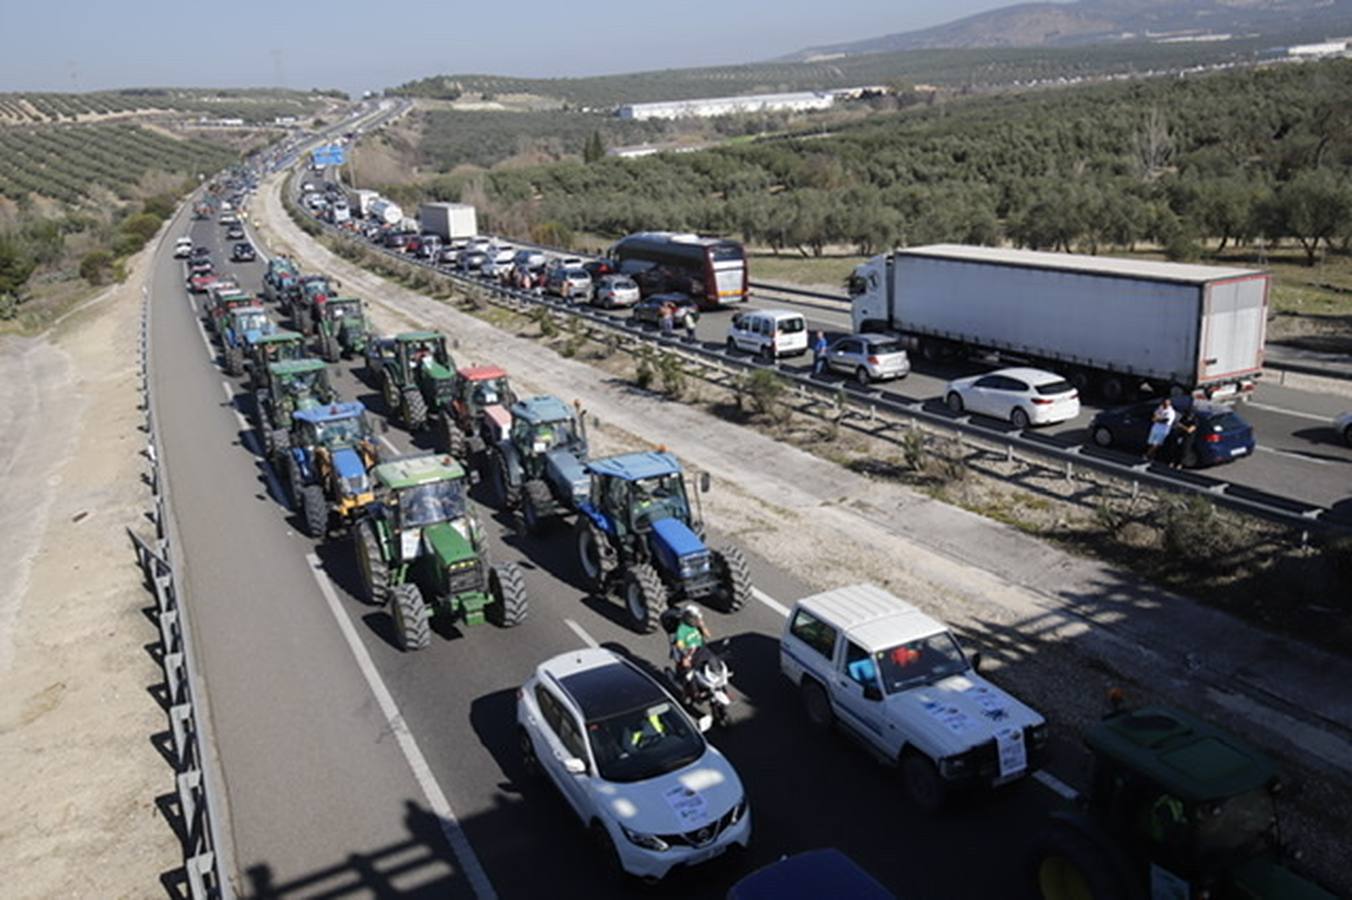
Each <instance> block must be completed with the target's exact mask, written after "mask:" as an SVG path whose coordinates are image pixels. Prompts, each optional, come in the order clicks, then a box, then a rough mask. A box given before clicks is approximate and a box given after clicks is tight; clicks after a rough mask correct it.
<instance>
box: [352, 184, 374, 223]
mask: <svg viewBox="0 0 1352 900" xmlns="http://www.w3.org/2000/svg"><path fill="white" fill-rule="evenodd" d="M379 199H380V192H379V191H368V190H358V189H356V188H350V189H349V190H348V192H347V203H348V206H350V207H351V208H352V214H353V215H354V216H357V217H358V218H361V219H364V218H366V217H367V216H368V215H369V214H370V212H371V204H372V203H375V202H376V201H377V200H379Z"/></svg>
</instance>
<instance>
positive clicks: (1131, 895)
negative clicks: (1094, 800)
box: [1025, 810, 1149, 900]
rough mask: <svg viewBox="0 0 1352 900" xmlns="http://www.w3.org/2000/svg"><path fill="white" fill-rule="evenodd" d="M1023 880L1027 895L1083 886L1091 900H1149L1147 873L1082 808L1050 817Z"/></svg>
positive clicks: (1058, 893) (1050, 898) (1047, 897)
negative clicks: (1133, 863) (1132, 861)
mask: <svg viewBox="0 0 1352 900" xmlns="http://www.w3.org/2000/svg"><path fill="white" fill-rule="evenodd" d="M1025 878H1026V882H1027V884H1028V885H1029V888H1030V896H1032V897H1036V898H1044V900H1054V898H1059V897H1065V896H1075V891H1077V890H1080V886H1081V885H1083V886H1084V887H1086V888H1088V891H1089V896H1091V897H1093V898H1095V900H1149V898H1148V896H1147V894H1146V884H1147V883H1148V881H1149V874H1148V871H1147V872H1141V871H1137V869H1136V867H1134V866H1133V865H1132V863H1131V861H1130V860H1129V859H1128V857H1127V855H1126V853H1125V852H1124V851H1123V850H1122V848H1121V847H1120V845H1119V844H1118V843H1117V841H1116V840H1115V839H1114V838H1113V837H1112V836H1111V835H1110V834H1109V833H1108V832H1107V831H1106V830H1104V828H1103V827H1102V826H1101V825H1100V824H1099V823H1098V822H1097V821H1096V820H1095V819H1094V818H1093V817H1092V816H1090V815H1089V814H1088V813H1087V812H1084V811H1082V810H1057V811H1055V812H1053V813H1051V815H1050V816H1048V821H1047V823H1046V825H1044V826H1043V829H1042V831H1041V832H1039V833H1038V835H1037V837H1036V838H1035V839H1034V841H1033V843H1032V846H1031V847H1030V848H1029V851H1028V857H1027V859H1026V861H1025ZM1068 892H1069V893H1068Z"/></svg>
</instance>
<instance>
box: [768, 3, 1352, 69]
mask: <svg viewBox="0 0 1352 900" xmlns="http://www.w3.org/2000/svg"><path fill="white" fill-rule="evenodd" d="M1320 29H1326V30H1324V31H1322V32H1321V31H1320ZM1295 30H1300V31H1303V32H1308V33H1310V34H1312V35H1315V36H1320V35H1321V34H1322V35H1328V36H1332V35H1334V34H1344V33H1347V32H1348V31H1352V0H1078V2H1075V3H1019V4H1015V5H1013V6H1006V7H1001V8H1000V9H994V10H990V11H989V12H984V13H978V14H976V15H973V16H968V17H966V18H963V19H958V20H956V21H954V22H949V23H947V24H945V25H938V26H936V27H934V28H925V29H921V30H919V31H907V32H901V33H897V34H888V35H883V36H882V37H875V38H867V39H865V40H860V41H851V42H848V43H843V44H828V45H823V46H819V47H809V48H807V49H805V50H800V51H798V52H797V53H793V54H790V55H789V56H786V57H784V59H785V60H796V61H815V60H827V59H832V58H839V57H840V56H855V55H859V54H865V53H884V52H895V51H901V50H926V49H939V48H977V47H1065V46H1075V45H1083V44H1100V43H1108V42H1117V41H1141V40H1158V39H1161V38H1166V37H1185V36H1190V35H1191V36H1202V35H1235V36H1239V35H1274V36H1276V35H1285V34H1288V33H1290V32H1292V31H1295Z"/></svg>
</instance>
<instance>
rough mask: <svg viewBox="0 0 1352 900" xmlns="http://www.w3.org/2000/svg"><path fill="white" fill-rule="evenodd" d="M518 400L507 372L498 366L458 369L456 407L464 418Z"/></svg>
mask: <svg viewBox="0 0 1352 900" xmlns="http://www.w3.org/2000/svg"><path fill="white" fill-rule="evenodd" d="M515 402H516V395H515V394H514V393H512V386H511V384H510V382H509V381H508V379H507V373H506V372H505V371H504V370H502V369H499V368H498V367H497V366H470V367H465V368H461V369H458V370H456V373H455V408H456V414H457V415H458V416H459V417H461V418H464V419H476V418H478V417H479V415H480V413H482V412H483V411H484V410H485V409H488V408H489V407H490V406H500V407H508V406H511V405H512V404H513V403H515Z"/></svg>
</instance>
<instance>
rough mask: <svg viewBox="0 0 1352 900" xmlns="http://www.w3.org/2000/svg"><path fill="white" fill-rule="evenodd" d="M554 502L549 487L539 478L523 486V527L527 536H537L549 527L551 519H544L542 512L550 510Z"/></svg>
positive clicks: (546, 517) (545, 517)
mask: <svg viewBox="0 0 1352 900" xmlns="http://www.w3.org/2000/svg"><path fill="white" fill-rule="evenodd" d="M552 501H553V497H551V496H550V494H549V486H548V485H546V484H545V483H544V482H543V481H541V480H540V479H538V478H532V479H531V480H530V481H527V482H526V483H525V484H523V485H522V486H521V527H522V528H523V529H524V530H525V532H526V534H529V535H537V534H539V533H540V532H542V531H544V530H545V528H546V526H548V525H549V517H548V516H543V517H542V516H541V513H540V510H542V509H548V508H549V507H550V506H551V505H552Z"/></svg>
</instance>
